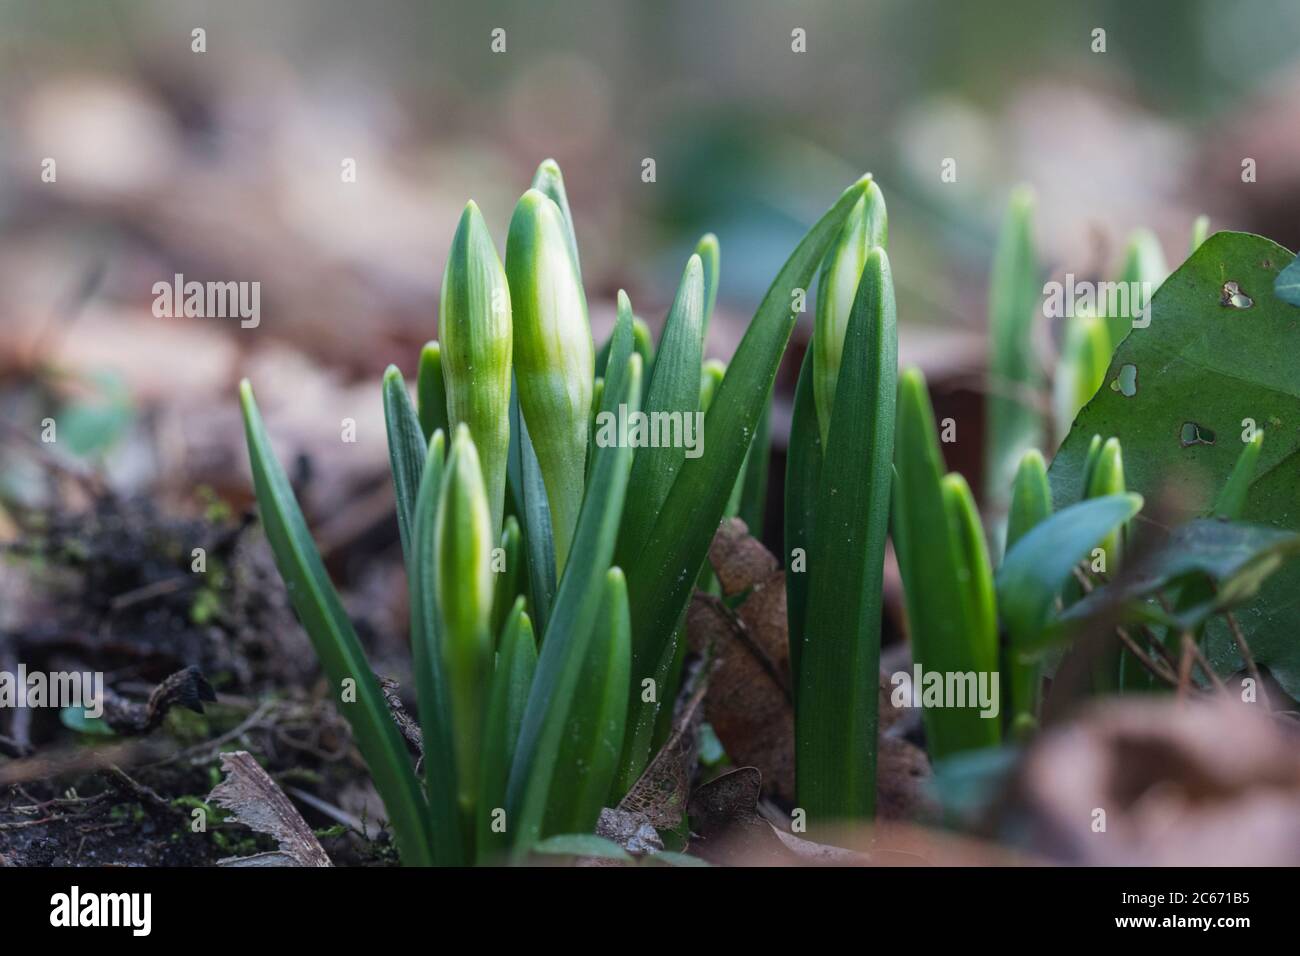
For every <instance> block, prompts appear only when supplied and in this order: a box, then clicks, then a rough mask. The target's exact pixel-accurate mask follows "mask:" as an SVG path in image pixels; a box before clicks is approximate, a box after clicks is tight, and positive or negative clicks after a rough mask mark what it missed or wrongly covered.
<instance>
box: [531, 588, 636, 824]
mask: <svg viewBox="0 0 1300 956" xmlns="http://www.w3.org/2000/svg"><path fill="white" fill-rule="evenodd" d="M631 655H632V647H631V623H630V622H629V621H628V616H627V583H626V581H625V580H624V578H623V572H622V571H621V570H619V569H618V568H610V569H609V572H608V573H607V574H606V576H605V587H604V593H603V595H602V597H601V603H600V613H599V614H598V615H597V617H596V623H595V629H594V630H593V632H592V636H591V640H590V641H589V642H588V645H587V653H586V657H585V659H584V661H583V665H582V674H581V676H580V677H579V679H578V686H579V687H580V688H581V689H582V691H581V693H580V694H578V695H577V697H576V698H575V699H574V701H573V704H572V706H571V707H570V711H569V729H568V730H567V731H566V732H565V734H564V736H563V738H562V740H561V743H560V752H559V755H558V756H557V757H556V761H555V782H554V783H553V784H552V785H551V793H550V796H549V798H548V799H547V805H546V820H545V825H544V826H543V832H544V833H590V832H592V830H594V829H595V826H596V820H597V819H598V818H599V817H600V811H601V808H602V807H604V806H605V798H606V797H607V796H608V795H609V789H610V783H611V782H612V781H613V779H614V773H615V771H616V770H617V769H618V760H619V756H620V755H621V754H622V752H623V727H624V722H625V721H626V719H627V692H628V671H629V668H630V666H631Z"/></svg>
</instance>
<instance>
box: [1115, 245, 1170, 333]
mask: <svg viewBox="0 0 1300 956" xmlns="http://www.w3.org/2000/svg"><path fill="white" fill-rule="evenodd" d="M1167 275H1169V267H1168V266H1167V265H1165V254H1164V252H1163V251H1162V250H1161V248H1160V240H1158V239H1157V238H1156V237H1155V234H1154V233H1153V232H1152V231H1151V230H1150V229H1136V230H1134V232H1133V234H1132V235H1131V236H1129V240H1128V245H1127V247H1125V249H1124V263H1123V265H1122V266H1121V268H1120V274H1119V282H1120V283H1122V284H1125V285H1127V286H1128V288H1129V289H1130V290H1132V289H1137V290H1138V295H1137V297H1136V300H1133V299H1132V298H1130V301H1129V303H1128V308H1127V309H1123V308H1121V309H1117V310H1116V312H1117V313H1118V314H1116V315H1108V316H1106V317H1105V318H1106V327H1107V328H1108V329H1109V330H1110V342H1111V345H1112V347H1115V346H1118V345H1119V344H1120V343H1121V342H1122V341H1124V339H1125V338H1126V337H1127V336H1128V334H1129V332H1130V331H1132V330H1133V328H1135V327H1137V326H1135V322H1137V323H1139V324H1140V322H1141V321H1143V320H1142V319H1141V318H1140V317H1141V316H1142V313H1143V311H1144V310H1145V309H1146V306H1147V302H1148V300H1149V299H1150V297H1151V295H1152V294H1154V293H1155V291H1156V289H1158V288H1160V284H1161V283H1162V282H1164V281H1165V277H1166V276H1167ZM1130 283H1131V284H1130ZM1120 301H1121V302H1122V301H1123V300H1122V299H1121V300H1120Z"/></svg>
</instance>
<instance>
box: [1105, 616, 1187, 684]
mask: <svg viewBox="0 0 1300 956" xmlns="http://www.w3.org/2000/svg"><path fill="white" fill-rule="evenodd" d="M1115 631H1116V633H1118V634H1119V639H1120V641H1121V643H1123V645H1124V646H1125V647H1127V648H1128V650H1129V653H1131V654H1132V655H1133V656H1134V657H1136V658H1137V659H1138V663H1139V664H1141V665H1142V666H1143V667H1145V668H1146V669H1147V670H1148V671H1150V672H1151V673H1152V674H1154V675H1155V676H1156V677H1158V678H1160V679H1161V680H1162V681H1164V682H1165V683H1166V684H1168V685H1169V686H1170V687H1177V686H1178V678H1177V677H1176V676H1175V675H1174V674H1173V673H1171V672H1170V670H1169V668H1167V667H1164V666H1162V662H1161V661H1157V660H1154V659H1153V658H1151V657H1150V655H1148V654H1147V653H1146V652H1145V651H1143V650H1142V648H1140V647H1138V645H1137V642H1136V641H1134V640H1133V638H1132V637H1130V636H1129V634H1128V632H1127V631H1125V630H1124V628H1122V627H1117V628H1115Z"/></svg>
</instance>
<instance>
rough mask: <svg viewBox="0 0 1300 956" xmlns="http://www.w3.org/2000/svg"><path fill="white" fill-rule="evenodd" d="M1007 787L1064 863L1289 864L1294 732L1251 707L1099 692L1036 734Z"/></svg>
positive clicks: (1299, 771) (1297, 766) (1299, 778)
mask: <svg viewBox="0 0 1300 956" xmlns="http://www.w3.org/2000/svg"><path fill="white" fill-rule="evenodd" d="M1017 794H1018V795H1017V797H1016V798H1015V799H1014V800H1013V801H1012V803H1011V804H1010V805H1009V806H1008V807H1007V808H1006V811H1005V812H1006V813H1007V815H1008V816H1014V818H1015V819H1016V820H1018V821H1020V822H1021V824H1022V825H1023V823H1024V822H1025V819H1026V817H1027V818H1028V821H1029V824H1030V834H1031V838H1032V839H1033V841H1034V844H1035V846H1036V847H1037V848H1038V849H1040V850H1041V851H1043V852H1044V853H1046V854H1047V855H1049V856H1052V857H1054V858H1057V859H1062V860H1065V861H1067V862H1071V863H1084V864H1098V865H1110V866H1116V865H1131V864H1142V865H1144V866H1152V865H1156V866H1160V865H1164V866H1242V865H1256V866H1261V865H1262V866H1296V865H1300V731H1298V730H1297V728H1296V725H1295V723H1294V722H1293V721H1290V720H1289V719H1286V718H1279V717H1276V716H1270V715H1268V714H1266V713H1265V712H1264V711H1263V710H1262V708H1261V707H1260V706H1259V705H1257V704H1244V703H1240V702H1238V701H1235V700H1232V699H1228V698H1222V697H1220V698H1217V699H1211V700H1202V701H1197V702H1193V703H1187V704H1179V703H1177V702H1175V701H1173V700H1172V699H1165V700H1154V699H1146V700H1142V699H1127V700H1108V701H1106V702H1105V704H1104V705H1097V706H1094V707H1093V708H1092V709H1091V710H1088V711H1085V712H1084V713H1083V714H1082V715H1081V716H1080V717H1079V718H1078V719H1077V720H1074V721H1072V722H1070V723H1068V724H1061V725H1059V726H1057V727H1054V728H1052V729H1051V730H1049V731H1047V732H1046V733H1044V734H1043V735H1042V736H1041V737H1040V738H1039V739H1038V740H1037V741H1036V742H1035V744H1034V746H1033V747H1032V749H1031V750H1030V751H1029V753H1028V754H1027V755H1026V757H1025V761H1024V764H1023V765H1022V768H1021V772H1020V775H1019V779H1018V786H1017ZM1103 827H1104V829H1103Z"/></svg>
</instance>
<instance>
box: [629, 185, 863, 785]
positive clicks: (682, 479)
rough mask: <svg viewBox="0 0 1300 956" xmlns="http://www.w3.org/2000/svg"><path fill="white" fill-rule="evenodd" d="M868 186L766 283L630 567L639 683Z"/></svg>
mask: <svg viewBox="0 0 1300 956" xmlns="http://www.w3.org/2000/svg"><path fill="white" fill-rule="evenodd" d="M867 182H868V180H865V179H863V180H859V181H858V182H857V183H854V184H853V185H852V186H850V187H849V188H848V189H847V190H845V192H844V193H843V195H841V196H840V198H839V199H838V200H837V201H836V203H835V205H834V206H832V207H831V209H830V210H829V211H828V212H827V213H826V215H824V216H823V217H822V218H821V219H820V220H819V221H818V222H817V224H816V225H815V226H813V228H812V229H811V230H810V231H809V233H808V235H807V236H805V237H804V239H803V241H802V242H800V243H799V246H798V247H797V248H796V249H795V251H794V253H793V254H792V255H791V256H790V258H789V259H788V260H787V261H786V264H785V265H784V266H783V267H782V269H781V271H780V273H779V274H778V275H777V277H776V279H775V280H774V281H773V283H772V285H771V287H770V288H769V289H768V292H767V295H766V296H765V297H764V299H763V302H762V304H761V305H760V306H759V308H758V311H757V313H755V316H754V320H753V321H752V322H751V323H750V325H749V329H748V330H747V331H746V332H745V336H744V338H743V339H741V342H740V345H739V346H738V347H737V349H736V354H735V356H734V357H733V358H732V361H731V364H730V366H728V369H727V375H726V377H725V378H724V379H723V380H722V384H721V385H720V386H719V387H718V391H717V394H716V395H715V396H714V399H713V402H712V404H711V405H710V406H709V412H708V414H707V415H706V416H705V420H704V438H703V447H704V449H705V450H706V451H705V454H704V455H703V456H701V457H700V458H694V459H692V458H688V459H687V460H686V461H685V463H684V464H683V466H682V470H681V473H680V474H679V475H678V477H677V480H676V481H675V482H674V483H673V487H672V489H671V490H670V491H669V493H668V497H667V498H666V499H665V500H664V504H663V507H662V508H661V509H660V511H659V518H658V520H657V521H656V522H655V527H654V530H653V531H652V532H651V535H650V538H649V541H648V542H647V544H646V547H645V549H644V550H643V551H642V553H641V556H640V558H639V559H638V561H637V563H636V564H635V565H634V566H633V567H630V568H628V569H627V573H628V600H629V602H630V605H631V614H632V682H633V684H634V685H637V686H639V685H640V681H641V680H642V679H643V678H645V677H651V676H653V674H652V672H653V671H654V670H655V669H656V668H657V667H659V666H660V664H661V662H662V661H663V660H664V656H665V655H664V652H665V649H666V648H667V647H668V646H669V644H670V642H671V640H672V635H673V633H674V630H675V628H676V627H677V623H678V621H679V620H680V619H681V617H682V615H683V614H684V613H685V611H686V604H687V601H688V600H689V598H690V594H691V589H692V587H694V584H695V580H696V578H697V576H698V575H699V571H700V568H701V567H702V566H703V564H704V559H705V556H706V555H707V553H708V549H709V543H710V542H711V541H712V540H713V535H714V532H715V531H716V530H717V528H718V523H719V522H720V520H721V519H722V515H723V512H724V510H725V509H726V506H727V499H728V498H729V497H730V495H731V490H732V488H733V486H734V484H735V481H736V475H737V474H738V473H739V471H740V467H741V464H742V462H743V461H744V458H745V454H746V453H747V452H748V450H749V445H750V443H751V441H752V439H753V434H754V429H755V428H756V427H757V424H758V419H759V416H760V415H761V414H762V410H763V403H764V402H765V401H766V399H767V396H768V394H769V393H770V392H771V389H772V382H773V380H774V379H775V377H776V370H777V367H778V366H779V365H780V363H781V356H782V354H784V352H785V346H786V343H787V342H788V341H789V338H790V332H791V330H792V329H793V328H794V323H795V319H796V318H797V314H796V313H795V312H793V311H792V305H793V304H794V303H795V302H796V301H799V300H800V299H801V298H802V296H799V294H798V293H797V292H796V290H806V289H807V288H808V283H809V282H810V281H811V279H812V275H813V272H814V270H815V269H816V268H817V264H818V263H819V262H820V261H821V258H822V256H824V255H825V254H826V249H827V247H828V246H829V244H830V242H831V240H832V238H833V237H834V236H835V234H836V233H837V232H838V230H839V228H840V226H841V225H842V224H843V222H844V219H845V217H846V216H847V215H848V213H849V211H850V210H851V209H852V208H853V206H854V204H856V203H857V201H858V199H859V197H860V196H861V195H862V192H863V190H864V189H865V188H866V183H867ZM633 707H634V710H635V711H636V716H635V719H633V720H632V724H631V725H630V726H629V731H628V732H629V734H632V733H634V728H635V725H636V724H637V723H638V722H641V721H645V722H648V723H650V724H653V723H654V718H655V713H654V712H655V707H654V706H653V705H647V706H646V707H644V708H643V707H642V705H641V703H640V697H639V695H637V696H636V697H635V699H634V701H633ZM647 739H648V738H647ZM648 757H649V754H648V753H647V754H639V755H635V757H634V759H633V760H632V761H631V763H632V764H634V765H636V766H638V767H644V766H645V762H646V760H647V759H648Z"/></svg>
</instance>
